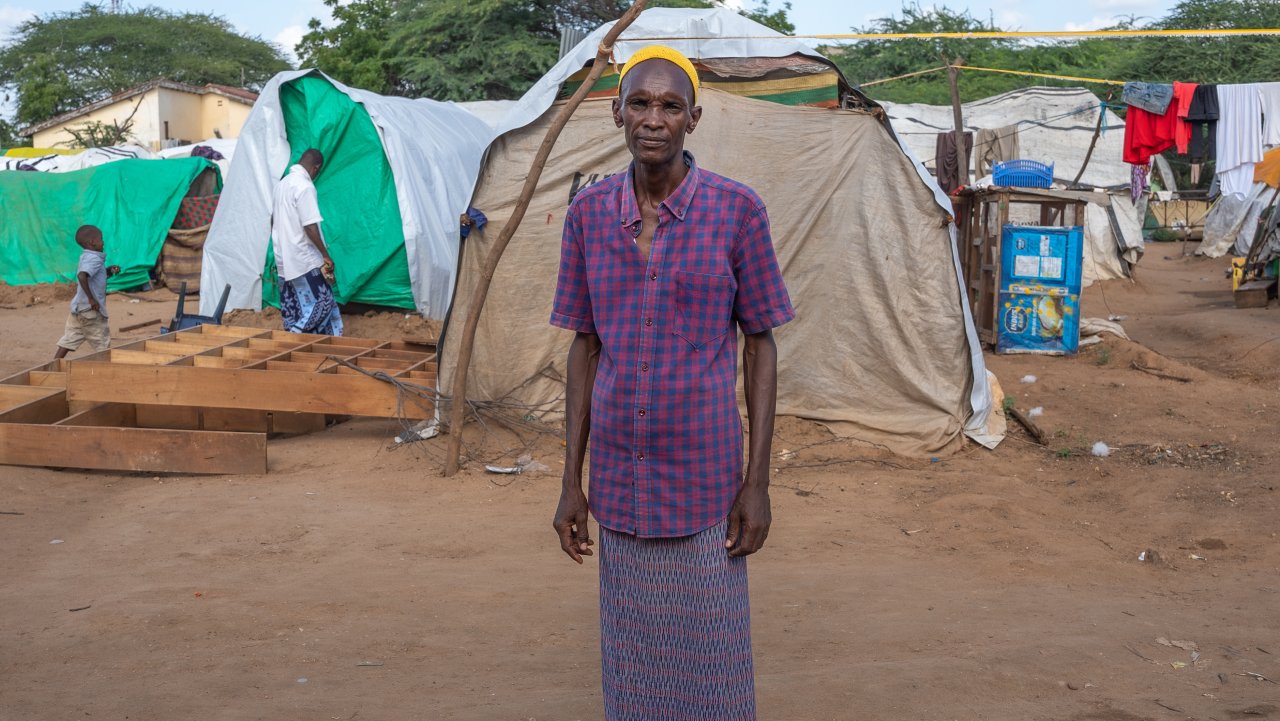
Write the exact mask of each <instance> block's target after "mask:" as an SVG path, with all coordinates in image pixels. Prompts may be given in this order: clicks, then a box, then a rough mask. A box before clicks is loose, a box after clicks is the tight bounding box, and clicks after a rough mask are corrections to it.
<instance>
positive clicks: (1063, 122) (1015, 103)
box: [882, 87, 1146, 285]
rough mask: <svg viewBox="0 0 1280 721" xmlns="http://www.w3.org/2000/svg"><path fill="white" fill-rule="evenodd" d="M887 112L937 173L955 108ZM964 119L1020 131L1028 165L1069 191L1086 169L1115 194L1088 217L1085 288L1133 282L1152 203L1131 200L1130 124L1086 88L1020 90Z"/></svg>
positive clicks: (903, 107)
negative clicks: (1042, 168)
mask: <svg viewBox="0 0 1280 721" xmlns="http://www.w3.org/2000/svg"><path fill="white" fill-rule="evenodd" d="M882 105H883V106H884V109H885V112H886V113H887V114H888V116H889V121H890V122H891V123H892V124H893V128H894V131H895V132H896V133H897V135H898V137H900V138H901V139H902V141H903V143H905V144H906V146H907V147H908V148H910V149H911V152H912V153H914V154H915V155H916V157H918V158H920V159H921V160H922V161H923V164H924V166H925V167H926V168H930V169H933V166H934V155H935V147H936V146H935V143H936V139H937V136H938V134H939V133H943V132H951V131H952V129H953V128H954V123H955V119H954V114H953V111H952V108H951V106H949V105H946V106H943V105H924V104H920V103H888V102H886V103H882ZM961 112H962V115H963V118H964V128H965V130H968V131H976V130H978V129H979V128H988V129H997V128H1006V127H1010V126H1013V127H1016V128H1017V133H1018V141H1019V145H1020V149H1021V155H1022V157H1023V158H1026V159H1029V160H1037V161H1040V162H1044V163H1053V165H1054V176H1055V181H1056V182H1057V183H1059V184H1067V183H1070V182H1071V181H1072V180H1074V179H1075V177H1076V174H1077V172H1079V170H1080V168H1081V167H1082V166H1084V174H1083V175H1081V177H1080V180H1079V183H1080V184H1081V185H1085V186H1093V187H1096V188H1103V189H1110V190H1111V191H1112V192H1108V193H1105V194H1104V193H1099V194H1098V199H1097V201H1096V202H1093V203H1090V204H1089V206H1088V207H1087V208H1086V210H1085V249H1084V253H1085V257H1084V282H1085V285H1088V284H1090V283H1092V282H1093V281H1095V280H1111V279H1117V278H1124V277H1127V276H1128V265H1129V264H1132V263H1137V262H1138V259H1139V258H1140V257H1141V255H1142V250H1143V240H1142V219H1143V217H1144V215H1145V214H1146V203H1145V201H1141V202H1139V203H1138V204H1136V205H1135V204H1134V203H1133V201H1132V200H1131V199H1130V197H1129V195H1128V192H1129V190H1128V188H1129V178H1130V168H1129V166H1128V165H1126V164H1125V162H1124V160H1123V158H1122V155H1123V149H1124V121H1123V120H1121V119H1120V117H1119V116H1117V115H1116V114H1115V113H1112V112H1111V111H1110V110H1106V109H1104V108H1103V107H1102V101H1101V100H1099V99H1098V96H1096V95H1094V94H1093V93H1091V92H1089V91H1088V90H1086V89H1084V88H1051V87H1031V88H1021V89H1018V90H1011V91H1009V92H1007V93H1002V94H1000V95H996V96H993V97H990V98H984V99H982V100H975V101H973V102H969V103H964V104H963V105H962V106H961ZM1099 112H1101V113H1104V115H1103V118H1102V125H1101V128H1102V129H1101V132H1100V133H1099V135H1098V139H1097V144H1096V147H1094V148H1093V152H1092V154H1090V152H1089V148H1090V145H1091V144H1093V136H1094V130H1095V129H1096V128H1098V113H1099ZM1086 157H1087V158H1088V165H1085V159H1086ZM972 170H973V169H972V167H971V168H970V172H971V173H972ZM972 180H973V181H980V180H982V179H981V178H972ZM1013 220H1014V221H1021V222H1035V221H1036V220H1037V219H1035V218H1030V217H1027V218H1013Z"/></svg>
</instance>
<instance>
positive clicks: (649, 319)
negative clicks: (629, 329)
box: [644, 318, 653, 325]
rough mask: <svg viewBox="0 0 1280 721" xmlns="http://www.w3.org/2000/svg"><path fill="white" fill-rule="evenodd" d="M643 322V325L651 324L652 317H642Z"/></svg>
mask: <svg viewBox="0 0 1280 721" xmlns="http://www.w3.org/2000/svg"><path fill="white" fill-rule="evenodd" d="M644 324H645V325H653V319H652V318H645V319H644Z"/></svg>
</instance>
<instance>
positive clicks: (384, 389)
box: [67, 362, 431, 418]
mask: <svg viewBox="0 0 1280 721" xmlns="http://www.w3.org/2000/svg"><path fill="white" fill-rule="evenodd" d="M396 394H397V390H396V388H395V387H394V386H392V385H391V384H389V383H384V382H382V381H379V380H376V379H373V378H369V377H366V376H348V375H340V374H337V373H273V372H271V371H261V370H246V369H242V368H197V367H194V366H142V365H121V364H114V363H83V362H81V363H73V364H72V365H71V380H70V383H69V384H68V390H67V397H68V398H70V399H71V400H72V401H77V400H82V401H97V402H99V403H103V402H108V401H116V402H121V403H142V404H152V405H177V406H203V407H208V408H245V409H252V410H264V411H277V412H295V413H319V414H326V415H342V416H373V417H379V418H392V417H395V416H396V413H397V409H396ZM423 405H425V406H428V407H426V408H423V407H421V406H423ZM429 406H430V404H429V403H425V402H424V403H421V404H420V403H417V402H412V401H411V399H406V402H405V404H404V408H403V413H404V415H405V417H407V418H427V417H429V416H430V415H431V408H430V407H429Z"/></svg>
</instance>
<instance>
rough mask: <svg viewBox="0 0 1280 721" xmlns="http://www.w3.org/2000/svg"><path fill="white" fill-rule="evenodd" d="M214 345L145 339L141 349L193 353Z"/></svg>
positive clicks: (168, 352)
mask: <svg viewBox="0 0 1280 721" xmlns="http://www.w3.org/2000/svg"><path fill="white" fill-rule="evenodd" d="M216 347H217V345H216V344H209V343H185V342H179V341H176V340H147V341H143V344H142V350H145V351H148V352H151V353H167V354H169V355H195V354H197V353H204V352H205V351H207V350H212V349H213V348H216Z"/></svg>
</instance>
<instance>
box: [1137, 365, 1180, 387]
mask: <svg viewBox="0 0 1280 721" xmlns="http://www.w3.org/2000/svg"><path fill="white" fill-rule="evenodd" d="M1129 367H1130V368H1132V369H1134V370H1136V371H1142V372H1143V373H1150V374H1151V375H1153V376H1155V377H1156V378H1164V379H1167V380H1171V381H1178V382H1179V383H1190V382H1191V379H1190V378H1184V377H1182V376H1175V375H1174V374H1172V373H1166V372H1165V371H1162V370H1159V369H1156V368H1148V367H1146V366H1144V365H1141V364H1139V363H1138V361H1133V362H1132V363H1130V364H1129Z"/></svg>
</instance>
